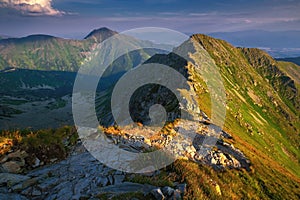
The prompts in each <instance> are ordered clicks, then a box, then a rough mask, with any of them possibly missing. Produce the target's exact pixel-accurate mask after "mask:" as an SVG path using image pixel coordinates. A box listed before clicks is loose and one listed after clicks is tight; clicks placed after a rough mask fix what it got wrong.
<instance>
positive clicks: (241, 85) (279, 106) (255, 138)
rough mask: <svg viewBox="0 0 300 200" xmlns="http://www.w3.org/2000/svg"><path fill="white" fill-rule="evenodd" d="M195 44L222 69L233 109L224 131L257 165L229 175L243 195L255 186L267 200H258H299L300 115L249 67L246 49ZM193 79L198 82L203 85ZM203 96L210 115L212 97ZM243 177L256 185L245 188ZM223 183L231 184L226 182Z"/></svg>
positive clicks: (202, 40) (202, 38)
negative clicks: (203, 49)
mask: <svg viewBox="0 0 300 200" xmlns="http://www.w3.org/2000/svg"><path fill="white" fill-rule="evenodd" d="M194 39H195V40H196V41H197V42H200V43H201V44H202V46H203V47H204V48H205V49H206V50H207V51H208V52H209V54H210V55H211V57H212V58H213V59H214V60H215V62H216V64H217V66H218V67H219V68H220V72H221V74H222V77H223V82H224V84H225V88H226V93H227V94H226V95H227V106H228V108H227V115H226V121H225V125H224V129H225V130H226V131H228V132H230V133H231V134H232V135H233V136H234V141H230V142H231V143H234V145H235V146H237V147H238V148H239V149H241V150H242V151H243V152H244V153H245V154H246V155H247V156H248V157H249V158H250V160H251V162H252V164H253V167H252V172H232V171H230V172H226V173H228V174H227V175H228V176H229V177H231V178H232V179H233V180H235V181H237V182H238V183H237V187H236V188H237V189H238V188H241V189H242V188H248V186H247V184H250V185H251V184H252V182H253V185H251V187H252V191H253V192H254V191H255V187H258V188H260V190H261V188H262V187H263V188H264V189H263V190H261V191H260V192H262V193H264V194H262V196H257V198H264V197H265V198H267V197H269V198H276V197H277V198H288V199H293V198H296V197H297V196H296V195H297V194H299V192H300V190H299V185H300V184H299V183H300V165H299V159H300V152H299V142H300V141H299V117H298V116H299V110H296V112H297V113H296V114H295V113H294V112H293V110H292V109H291V108H290V107H289V106H287V105H286V104H285V103H284V101H283V100H282V99H281V98H280V95H277V92H276V91H275V88H274V87H273V86H272V85H271V84H269V81H268V80H267V79H266V78H265V77H264V76H263V75H261V74H259V73H258V71H257V70H256V69H255V68H254V67H253V66H251V65H250V64H249V62H248V60H247V58H246V56H245V55H244V54H243V53H242V51H241V49H237V48H234V47H233V46H231V45H230V44H228V43H227V42H225V41H222V40H216V39H213V38H210V37H207V36H204V35H196V36H194ZM191 74H192V75H191V78H192V79H194V81H197V82H199V81H201V80H197V75H196V74H193V73H191ZM198 89H199V88H198ZM198 94H199V100H200V101H199V102H200V106H201V109H203V110H204V111H206V112H207V113H210V110H209V106H210V105H209V98H208V93H206V92H205V89H204V90H203V89H202V90H201V89H199V90H198ZM207 102H208V103H207ZM285 115H286V117H285ZM297 115H298V116H297ZM239 173H241V175H239ZM227 175H225V177H226V176H227ZM239 176H247V177H248V178H249V181H250V182H249V183H247V181H246V182H244V181H242V182H241V179H240V178H238V177H239ZM225 177H223V178H225ZM217 181H218V182H220V184H224V183H225V180H222V179H221V178H218V180H217ZM251 181H252V182H251ZM224 186H226V185H224ZM224 190H226V188H224ZM229 190H231V189H230V188H229ZM248 190H249V188H248V189H247V190H245V191H248ZM232 192H234V191H232ZM289 195H290V196H289Z"/></svg>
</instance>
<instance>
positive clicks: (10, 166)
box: [2, 161, 23, 173]
mask: <svg viewBox="0 0 300 200" xmlns="http://www.w3.org/2000/svg"><path fill="white" fill-rule="evenodd" d="M22 166H23V163H22V162H17V161H8V162H5V163H3V164H2V169H3V172H8V173H19V172H21V167H22Z"/></svg>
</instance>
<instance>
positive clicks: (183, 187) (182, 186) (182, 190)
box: [177, 183, 186, 194]
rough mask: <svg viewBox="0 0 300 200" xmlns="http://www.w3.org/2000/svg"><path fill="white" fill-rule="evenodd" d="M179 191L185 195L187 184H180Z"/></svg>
mask: <svg viewBox="0 0 300 200" xmlns="http://www.w3.org/2000/svg"><path fill="white" fill-rule="evenodd" d="M177 189H178V190H179V191H180V193H181V194H184V193H185V192H186V183H182V184H178V185H177Z"/></svg>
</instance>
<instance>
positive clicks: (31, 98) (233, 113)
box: [0, 28, 300, 199]
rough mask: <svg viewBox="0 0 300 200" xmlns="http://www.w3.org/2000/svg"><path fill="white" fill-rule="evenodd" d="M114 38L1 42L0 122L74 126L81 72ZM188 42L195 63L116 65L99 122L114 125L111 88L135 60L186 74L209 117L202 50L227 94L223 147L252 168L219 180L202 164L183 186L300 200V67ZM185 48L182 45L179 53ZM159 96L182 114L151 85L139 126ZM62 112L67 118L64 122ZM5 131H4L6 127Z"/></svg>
mask: <svg viewBox="0 0 300 200" xmlns="http://www.w3.org/2000/svg"><path fill="white" fill-rule="evenodd" d="M114 34H116V32H115V31H111V30H109V29H107V28H101V29H97V30H94V31H92V32H91V33H90V34H88V35H87V36H86V37H85V38H84V39H83V40H67V39H62V38H56V37H52V36H47V35H33V36H28V37H25V38H9V39H2V40H0V69H1V70H2V71H1V72H0V83H1V85H2V87H1V88H0V93H1V94H2V97H0V102H1V104H0V122H2V123H4V122H5V123H7V124H13V123H11V122H14V128H18V123H21V122H22V124H20V127H22V128H24V125H26V124H27V126H31V127H33V128H35V127H34V126H35V125H36V127H37V128H43V127H45V128H48V127H49V124H48V122H47V120H46V119H47V118H48V116H47V112H49V123H50V121H51V126H53V127H58V126H61V125H62V124H63V123H62V122H67V123H65V124H69V125H72V123H71V121H72V119H71V117H72V115H71V112H72V111H71V106H70V105H71V97H70V96H71V94H72V90H71V88H72V86H73V83H74V77H75V72H77V71H78V69H79V67H80V66H81V64H82V62H83V60H84V58H86V57H87V55H89V54H90V53H91V51H92V50H93V48H94V47H95V46H96V45H97V44H98V43H100V42H102V41H103V40H105V39H106V38H108V37H110V36H112V35H114ZM188 42H189V43H188V44H189V45H191V46H192V47H194V52H187V54H188V55H187V56H189V57H190V58H191V59H192V60H193V61H194V63H192V64H191V63H186V62H184V61H182V59H180V58H178V57H176V56H174V55H173V54H172V53H170V54H164V53H163V52H159V53H154V52H153V51H150V50H149V51H138V52H134V53H133V54H128V55H125V56H124V59H123V58H120V59H121V61H120V62H119V61H116V62H115V63H113V64H112V68H111V70H110V71H108V72H107V74H106V78H107V80H108V82H107V87H105V88H101V89H100V91H99V95H98V96H97V97H96V110H97V112H98V115H99V116H98V117H99V119H100V120H102V121H104V122H106V123H104V124H103V125H104V126H109V125H110V124H113V117H112V115H111V110H110V100H111V99H110V96H111V92H112V88H113V87H114V85H115V83H116V82H117V81H118V80H119V78H120V77H121V76H122V75H123V74H124V73H125V72H127V71H129V70H131V69H132V68H135V67H136V64H135V63H136V62H134V59H137V60H138V61H139V62H145V63H161V64H164V65H168V66H170V67H172V68H173V69H175V70H177V71H178V72H180V73H181V74H183V75H184V76H185V77H186V78H187V79H188V83H189V85H190V86H191V87H190V88H189V89H188V90H187V91H182V95H183V96H184V95H185V92H188V93H189V92H191V91H193V92H195V93H196V94H197V95H196V100H197V102H198V104H199V107H200V110H201V112H203V113H206V115H207V116H208V118H211V115H212V111H211V103H210V92H209V90H208V89H209V88H208V86H207V85H206V83H205V81H204V80H203V79H202V78H201V76H200V71H201V68H199V67H198V66H200V65H201V62H202V61H203V60H201V59H200V57H199V56H198V54H197V53H199V49H198V50H197V48H196V46H197V45H198V44H200V45H201V46H202V47H203V48H204V49H205V50H206V51H207V53H208V54H209V56H210V57H211V58H212V59H213V61H214V63H215V64H216V66H217V67H218V70H219V71H220V74H221V77H222V81H223V83H224V87H225V89H226V119H225V124H224V127H221V128H222V130H223V131H224V132H226V133H229V134H230V135H231V136H232V137H228V138H222V142H224V143H228V144H229V145H234V146H235V148H237V149H239V151H241V152H243V153H244V154H245V156H246V157H247V158H248V159H249V160H250V163H251V166H250V167H249V168H248V167H247V168H240V169H238V170H235V169H227V168H225V169H224V171H221V172H218V173H217V175H214V173H213V172H212V171H211V168H207V167H206V166H202V165H199V166H197V167H195V169H193V170H195V171H192V170H191V172H190V173H191V174H192V173H193V175H189V174H188V173H189V172H188V171H187V172H180V173H183V174H186V173H187V174H186V176H185V178H184V180H185V181H186V182H188V187H190V188H189V195H191V196H189V197H190V198H191V197H194V198H195V199H197V198H210V197H214V198H215V199H218V198H219V196H218V195H217V194H218V193H219V192H216V191H215V190H210V189H208V188H206V187H204V186H200V185H201V184H200V182H201V181H203V180H209V179H211V178H213V179H214V181H216V182H218V184H219V185H221V189H222V190H223V191H224V192H223V193H224V194H226V195H227V196H225V195H223V196H222V198H224V199H236V198H238V199H241V198H244V199H251V198H252V199H298V198H299V197H300V196H299V194H300V173H299V172H300V165H299V162H300V151H299V144H300V137H299V136H300V135H299V133H300V123H299V122H300V119H299V118H300V66H299V65H297V64H296V63H297V62H296V61H295V60H291V59H285V61H281V60H276V59H274V58H273V57H271V56H270V55H269V54H268V53H266V52H265V51H263V50H260V49H257V48H246V47H235V46H233V45H231V44H230V43H228V42H226V41H224V40H220V39H215V38H213V37H211V36H207V35H203V34H194V35H192V36H191V37H190V39H189V41H188ZM196 44H197V45H196ZM184 47H185V46H184V44H183V45H182V46H179V47H178V48H179V49H180V48H184ZM111 53H113V52H111ZM288 61H292V62H294V63H292V62H288ZM145 73H147V72H145ZM149 91H150V94H149ZM150 97H151V98H154V100H153V99H151V98H150ZM155 98H158V99H161V98H166V99H167V100H166V101H163V105H164V106H165V107H166V109H167V110H168V112H177V111H176V109H178V106H177V105H176V103H177V102H176V101H174V96H172V95H171V94H169V93H168V92H167V90H166V89H165V88H163V87H162V86H159V85H152V86H151V85H150V86H146V87H145V88H142V89H141V90H139V91H137V93H135V95H134V96H133V99H132V101H131V105H130V110H131V111H132V117H133V118H134V119H135V121H136V122H139V123H145V122H144V121H142V120H141V119H143V118H144V117H143V115H145V114H147V111H145V109H147V108H148V107H149V106H141V102H142V101H144V102H147V103H148V104H149V105H152V104H155V103H157V102H158V103H159V102H161V101H157V100H155ZM187 101H189V100H187ZM28 106H31V107H30V108H31V109H28ZM47 106H48V107H47ZM33 107H34V109H32V108H33ZM62 109H64V110H62ZM37 111H38V112H40V113H41V112H44V113H42V114H43V115H44V118H45V119H42V120H36V122H34V120H32V118H29V117H28V116H32V117H33V118H34V115H38V112H37ZM55 111H57V113H55ZM59 113H68V115H61V116H60V115H59ZM141 113H142V114H141ZM38 116H40V117H41V115H38ZM26 119H27V121H26ZM50 119H51V120H50ZM70 119H71V120H70ZM171 121H172V119H171ZM35 123H36V124H35ZM51 126H50V127H51ZM8 127H9V126H8ZM9 128H11V127H9ZM0 129H5V128H4V126H2V127H1V126H0ZM219 150H220V149H219ZM217 165H218V164H217ZM191 166H194V165H193V164H191V163H189V165H187V168H189V169H191ZM183 171H184V170H183ZM191 176H195V177H191ZM199 184H200V185H199ZM226 186H228V187H227V188H225V187H226ZM191 188H192V189H191ZM191 190H192V191H191Z"/></svg>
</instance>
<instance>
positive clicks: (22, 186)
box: [12, 178, 37, 191]
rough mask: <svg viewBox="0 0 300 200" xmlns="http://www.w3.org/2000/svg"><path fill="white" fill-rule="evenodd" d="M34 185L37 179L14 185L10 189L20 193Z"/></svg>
mask: <svg viewBox="0 0 300 200" xmlns="http://www.w3.org/2000/svg"><path fill="white" fill-rule="evenodd" d="M36 183H37V179H35V178H31V179H28V180H25V181H23V182H22V183H19V184H16V185H14V186H13V187H12V189H13V191H21V190H24V189H26V188H28V187H29V186H32V185H34V184H36Z"/></svg>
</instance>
